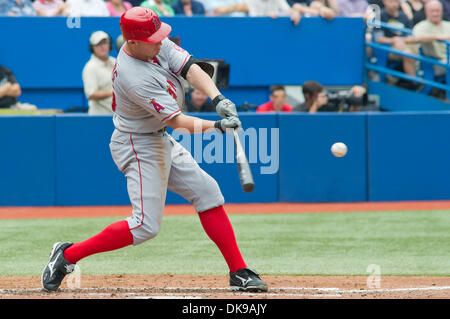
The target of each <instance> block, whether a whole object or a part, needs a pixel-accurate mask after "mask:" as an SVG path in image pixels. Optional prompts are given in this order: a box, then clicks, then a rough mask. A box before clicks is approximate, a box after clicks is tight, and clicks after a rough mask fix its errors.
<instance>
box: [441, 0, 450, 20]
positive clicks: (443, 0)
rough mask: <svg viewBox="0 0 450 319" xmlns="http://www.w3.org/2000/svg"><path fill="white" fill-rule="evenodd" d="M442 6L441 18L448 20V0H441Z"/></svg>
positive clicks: (449, 8) (449, 11) (449, 14)
mask: <svg viewBox="0 0 450 319" xmlns="http://www.w3.org/2000/svg"><path fill="white" fill-rule="evenodd" d="M441 3H442V6H443V11H444V13H443V17H442V19H443V20H446V21H450V0H441Z"/></svg>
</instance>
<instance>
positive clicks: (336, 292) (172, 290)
mask: <svg viewBox="0 0 450 319" xmlns="http://www.w3.org/2000/svg"><path fill="white" fill-rule="evenodd" d="M440 290H450V286H431V287H410V288H386V289H341V288H328V287H276V288H270V289H269V291H268V292H260V293H253V292H239V291H235V292H232V291H230V289H229V288H211V287H160V288H158V287H148V288H127V287H120V288H119V287H115V288H114V287H104V288H75V289H67V288H64V289H61V290H60V291H59V292H58V293H76V292H90V291H91V292H92V293H91V294H92V295H94V294H98V295H100V294H101V292H107V293H108V294H114V293H122V294H132V293H135V294H136V293H140V294H142V293H145V294H151V293H154V294H158V293H165V292H166V291H167V293H166V294H173V295H180V294H183V293H187V292H189V293H190V294H192V293H193V292H198V295H204V294H205V293H212V292H229V293H238V294H241V295H266V296H280V295H283V296H284V295H286V296H336V297H338V296H340V295H343V294H355V293H356V294H376V293H389V292H414V291H440ZM288 291H293V292H303V293H285V292H288ZM307 291H316V292H329V293H332V294H328V295H324V294H314V295H312V294H305V293H304V292H307ZM36 292H43V290H42V289H41V288H27V289H0V294H3V295H12V294H23V293H36Z"/></svg>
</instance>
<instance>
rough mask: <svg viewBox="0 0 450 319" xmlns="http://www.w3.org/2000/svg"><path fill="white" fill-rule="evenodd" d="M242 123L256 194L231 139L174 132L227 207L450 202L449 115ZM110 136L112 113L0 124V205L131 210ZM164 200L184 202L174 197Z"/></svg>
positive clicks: (302, 117) (297, 117) (264, 118)
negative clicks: (247, 189)
mask: <svg viewBox="0 0 450 319" xmlns="http://www.w3.org/2000/svg"><path fill="white" fill-rule="evenodd" d="M197 115H199V116H201V117H203V118H205V119H210V120H215V119H217V118H218V117H217V115H215V114H197ZM240 117H241V120H242V123H243V126H244V128H246V130H245V132H243V133H241V139H242V141H243V142H244V145H245V148H246V153H247V155H248V158H249V161H250V166H251V169H252V173H253V176H254V179H255V184H256V187H255V190H254V191H253V192H252V193H249V194H248V193H244V192H243V191H242V189H241V187H240V183H239V177H238V173H237V167H236V164H235V161H234V146H233V139H232V137H231V135H230V136H226V137H225V138H224V139H222V138H220V137H221V135H219V134H218V133H215V132H212V133H205V134H203V135H202V134H197V135H182V134H179V133H177V132H172V134H173V136H174V138H175V139H176V140H178V141H179V142H180V143H181V144H182V145H183V146H184V147H185V148H186V149H188V150H189V151H190V152H191V153H192V155H193V156H194V158H195V159H197V160H198V161H199V165H200V166H201V167H202V168H203V169H204V170H205V171H206V172H208V173H209V174H210V175H211V176H213V177H214V178H215V179H216V180H217V181H218V183H219V184H220V187H221V189H222V192H223V194H224V196H225V199H226V201H227V202H229V203H233V202H234V203H244V202H262V203H264V202H277V201H282V202H360V201H396V200H438V199H450V186H449V182H448V181H449V180H450V168H449V163H450V112H433V113H402V114H393V113H382V114H379V113H358V114H357V113H347V114H342V113H341V114H336V113H334V114H332V113H328V114H327V113H323V114H315V115H309V114H300V113H297V114H295V113H293V114H289V115H288V114H249V113H242V114H241V115H240ZM112 131H113V123H112V119H111V116H85V115H55V116H32V117H28V116H20V117H17V116H3V117H0V134H1V136H3V137H2V140H1V141H2V143H1V156H0V167H1V169H0V205H1V206H52V205H57V206H72V205H73V206H77V205H128V204H129V200H128V194H127V190H126V180H125V178H124V176H123V174H122V173H121V172H120V171H119V170H118V169H117V168H116V166H115V164H114V162H113V160H112V158H111V155H110V151H109V139H110V136H111V134H112ZM336 141H342V142H344V143H346V144H347V145H348V148H349V151H348V154H347V156H345V157H343V158H336V157H334V156H332V155H331V153H330V146H331V144H332V143H334V142H336ZM251 143H255V144H256V145H258V146H257V147H256V148H255V149H254V148H250V147H249V145H250V144H251ZM230 150H231V151H230ZM208 154H209V155H212V156H206V155H208ZM277 154H278V155H279V156H276V155H277ZM166 202H167V203H186V201H185V200H184V199H183V198H181V197H180V196H179V195H176V194H174V193H171V192H170V191H169V192H168V196H167V201H166Z"/></svg>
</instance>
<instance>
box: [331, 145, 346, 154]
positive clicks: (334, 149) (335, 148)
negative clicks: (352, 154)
mask: <svg viewBox="0 0 450 319" xmlns="http://www.w3.org/2000/svg"><path fill="white" fill-rule="evenodd" d="M331 153H333V155H334V156H336V157H343V156H345V154H347V145H345V144H344V143H341V142H337V143H334V144H333V145H331Z"/></svg>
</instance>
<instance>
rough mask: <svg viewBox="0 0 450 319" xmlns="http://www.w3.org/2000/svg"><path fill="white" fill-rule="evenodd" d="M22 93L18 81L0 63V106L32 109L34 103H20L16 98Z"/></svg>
mask: <svg viewBox="0 0 450 319" xmlns="http://www.w3.org/2000/svg"><path fill="white" fill-rule="evenodd" d="M21 94H22V90H21V88H20V85H19V83H18V82H17V80H16V78H15V76H14V74H13V73H12V72H11V70H9V69H8V68H6V67H4V66H1V65H0V108H1V109H5V108H9V109H14V110H21V111H34V110H36V109H37V107H36V105H32V104H29V103H21V102H19V101H18V100H17V98H18V97H19V96H20V95H21Z"/></svg>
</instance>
